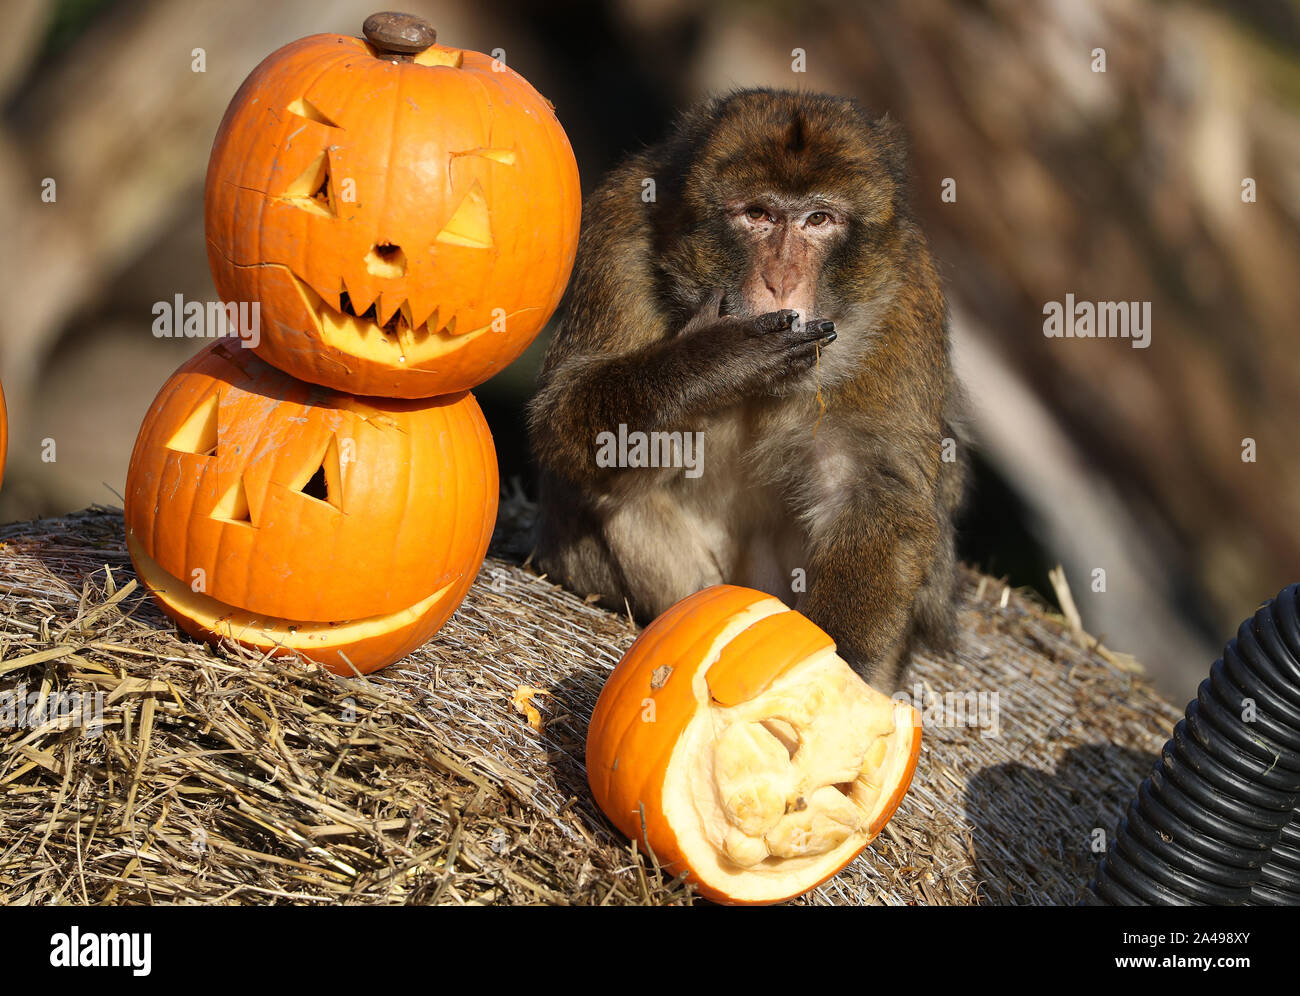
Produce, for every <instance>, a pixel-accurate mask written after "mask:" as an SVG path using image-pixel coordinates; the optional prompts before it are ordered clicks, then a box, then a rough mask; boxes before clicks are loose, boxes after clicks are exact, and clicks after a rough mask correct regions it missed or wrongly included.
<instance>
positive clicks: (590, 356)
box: [529, 89, 966, 692]
mask: <svg viewBox="0 0 1300 996" xmlns="http://www.w3.org/2000/svg"><path fill="white" fill-rule="evenodd" d="M960 419H961V390H960V386H959V384H958V383H957V381H956V379H955V377H954V375H953V371H952V366H951V362H950V358H949V344H948V322H947V309H946V305H945V303H944V298H943V293H942V290H941V289H940V285H939V278H938V275H937V274H936V272H935V268H934V265H933V263H932V262H931V259H930V253H929V250H928V248H927V246H926V242H925V239H924V237H923V236H922V234H921V232H920V231H919V229H918V228H917V225H916V222H915V220H914V218H913V215H912V212H911V209H910V207H909V204H908V191H907V167H906V162H905V151H904V146H903V138H902V134H901V129H900V128H899V126H898V125H896V124H895V123H894V122H892V121H890V120H889V119H888V118H887V117H886V118H881V119H873V118H871V117H870V116H869V115H868V114H867V113H865V112H864V111H863V109H862V108H861V107H860V106H859V105H858V104H857V103H856V102H855V101H853V100H850V99H847V98H842V97H836V96H829V95H823V94H810V93H795V92H789V91H775V90H765V89H763V90H744V91H739V92H736V93H733V94H731V95H729V96H725V97H719V98H716V99H713V100H711V101H708V102H706V103H704V104H702V105H700V106H698V107H696V108H695V109H693V110H691V111H689V112H687V113H686V114H685V115H684V116H683V117H682V118H681V119H680V120H679V121H678V123H677V125H676V127H675V128H674V129H673V131H672V133H671V134H670V135H669V136H668V138H667V139H666V140H665V141H663V142H662V143H661V144H659V145H655V146H653V147H651V148H648V149H646V150H644V151H642V152H640V153H638V154H635V155H633V156H631V157H630V158H629V159H627V160H626V161H625V162H624V163H623V164H622V165H621V166H619V167H618V168H617V169H615V170H614V171H613V172H612V173H611V174H610V176H609V177H608V178H607V179H606V181H605V182H604V183H603V184H602V185H601V186H600V187H599V188H598V189H597V190H595V191H594V192H593V193H592V194H591V196H590V197H589V198H588V200H587V202H586V204H585V206H584V210H583V221H582V234H581V237H580V240H579V245H578V255H577V262H576V264H575V269H574V273H573V278H572V280H571V282H570V285H569V291H568V294H567V298H566V304H565V310H564V314H563V318H562V322H561V324H560V327H559V331H558V332H557V334H556V336H555V338H554V340H553V341H552V342H551V344H550V347H549V350H548V352H547V355H546V360H545V363H544V366H543V369H542V373H541V377H540V380H539V385H538V391H537V394H536V397H535V398H534V399H533V401H532V403H531V406H530V409H529V434H530V439H531V443H532V448H533V453H534V455H535V457H536V459H537V461H538V463H539V465H540V472H541V476H540V488H541V491H540V509H539V535H538V544H537V547H536V550H535V553H534V563H535V565H536V566H537V568H538V569H539V570H541V571H543V572H545V573H546V574H547V575H549V576H550V577H551V578H552V579H554V580H556V581H559V582H560V583H562V584H564V585H565V586H567V587H569V588H570V589H572V590H574V591H576V592H579V593H581V594H590V593H594V594H597V595H599V596H600V601H601V602H602V603H604V604H606V605H609V606H611V607H614V608H617V609H620V610H622V609H623V608H624V607H625V606H626V607H628V608H630V609H631V611H632V612H633V614H634V615H635V616H636V618H637V619H638V620H640V621H648V620H649V619H652V618H654V617H655V616H657V615H659V614H660V613H662V612H663V611H664V610H665V609H667V608H668V607H669V606H671V605H672V604H673V603H675V602H677V601H678V600H680V599H682V598H684V597H685V596H687V595H689V594H690V593H692V592H694V591H697V590H698V589H700V588H703V587H706V586H708V585H712V584H719V583H730V584H741V585H748V586H750V587H754V588H759V589H762V590H764V591H767V592H769V593H771V594H774V595H777V596H778V597H781V598H783V599H784V600H785V601H786V602H787V603H789V604H792V605H793V606H794V607H795V608H798V609H799V610H801V611H802V612H804V613H805V614H806V615H808V616H809V618H811V619H812V620H813V621H814V622H815V623H817V624H818V625H820V626H821V627H822V628H823V629H825V630H826V631H827V632H828V633H829V634H830V635H831V636H832V637H833V638H834V639H835V641H836V643H837V644H838V648H839V653H840V655H841V656H843V657H844V658H845V659H846V660H847V661H848V662H849V663H850V664H851V665H852V666H853V667H854V669H855V670H856V671H857V672H858V673H859V674H861V675H862V676H863V677H864V678H865V679H867V680H868V681H869V682H870V683H871V684H873V685H874V686H875V687H876V688H878V689H880V690H882V691H885V692H890V691H892V690H893V689H894V688H895V687H896V684H897V681H898V679H899V676H900V673H901V670H902V668H903V667H904V666H905V664H906V662H907V660H908V659H909V657H910V654H911V652H912V649H913V647H914V646H915V645H916V643H917V641H922V642H925V643H928V644H930V645H931V646H936V647H939V648H942V647H943V646H944V645H946V643H947V642H948V641H949V640H950V639H951V636H952V634H953V628H954V585H955V554H954V548H953V546H954V527H953V515H954V513H955V511H956V509H957V507H958V505H959V504H960V501H961V497H962V492H963V488H964V479H965V465H966V463H965V457H964V455H963V454H962V451H961V442H960V436H959V435H958V434H959V432H960ZM638 433H640V434H643V435H641V436H637V435H636V434H638ZM670 434H671V435H670ZM613 439H618V440H620V442H619V444H618V445H617V446H615V445H611V440H613ZM628 440H632V442H633V443H635V444H638V445H639V450H638V448H637V446H629V445H628ZM646 440H649V441H650V447H649V449H650V450H651V451H653V454H654V457H655V458H656V459H651V460H647V459H645V454H646V452H647V449H646V447H645V446H644V445H640V444H644V443H645V442H646ZM683 440H685V441H686V442H687V443H692V442H693V443H694V459H695V461H696V462H697V464H698V466H696V468H695V472H694V473H691V472H690V471H689V468H687V467H684V466H683V464H682V461H681V459H680V456H681V454H682V450H683V446H682V441H683ZM629 453H632V455H633V457H638V456H639V458H634V459H629V458H627V457H628V454H629ZM614 454H619V455H621V456H622V457H623V459H621V460H620V459H611V456H612V455H614ZM672 456H676V457H678V459H676V460H674V459H667V458H666V457H672ZM620 463H621V464H623V465H620ZM647 463H650V464H653V466H643V464H647ZM666 464H669V465H668V466H666ZM673 464H675V465H673Z"/></svg>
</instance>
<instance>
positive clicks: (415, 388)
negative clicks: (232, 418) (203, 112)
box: [205, 15, 581, 398]
mask: <svg viewBox="0 0 1300 996" xmlns="http://www.w3.org/2000/svg"><path fill="white" fill-rule="evenodd" d="M393 16H396V15H375V16H374V17H372V18H371V19H370V20H368V21H367V22H366V34H367V36H368V39H369V40H363V39H360V38H352V37H347V36H342V35H313V36H311V37H308V38H303V39H301V40H299V41H296V42H293V43H291V44H289V45H286V46H285V47H283V48H281V49H279V50H278V51H276V52H273V53H272V54H271V55H270V56H268V57H267V58H266V59H265V60H264V61H263V62H262V63H261V65H259V66H258V67H257V68H256V69H254V70H253V72H252V74H251V75H250V76H249V77H248V79H247V80H245V82H244V84H243V86H241V87H240V89H239V91H238V93H236V94H235V97H234V99H233V100H232V101H231V103H230V106H229V108H228V109H227V111H226V114H225V118H224V119H223V120H222V122H221V126H220V128H219V130H218V132H217V137H216V141H215V142H214V144H213V148H212V156H211V159H210V162H209V166H208V176H207V186H206V193H205V223H206V230H207V241H208V261H209V264H210V266H211V269H212V275H213V278H214V280H215V281H216V286H217V291H218V293H219V294H220V296H221V298H222V300H223V301H225V302H226V303H227V304H234V305H241V304H243V303H247V304H249V305H251V304H252V302H258V303H259V306H260V321H259V326H258V328H257V329H256V330H254V331H255V334H256V336H257V337H258V339H260V341H257V342H255V345H254V348H255V349H256V350H257V352H258V354H259V355H260V356H261V357H262V358H263V359H265V360H266V361H267V362H269V363H271V364H273V365H275V366H277V367H280V368H281V369H282V370H285V371H286V372H288V373H290V374H293V375H294V376H295V377H299V378H301V379H303V380H307V381H311V382H312V383H317V384H323V385H325V386H328V387H332V388H335V389H337V390H340V391H348V392H350V393H353V394H370V395H383V396H385V397H396V398H417V397H431V396H433V395H435V394H446V393H450V392H454V391H461V390H465V389H467V388H470V387H474V386H476V385H478V384H480V383H482V382H483V381H484V380H486V379H488V378H489V377H490V376H492V375H493V374H494V373H496V372H497V371H498V370H500V369H502V368H503V367H505V366H506V365H507V364H508V363H510V362H511V361H512V360H514V359H515V358H516V357H518V356H519V354H520V353H522V352H523V351H524V349H525V348H527V346H528V344H529V343H530V342H532V340H533V339H534V338H535V337H536V335H537V333H538V332H539V331H540V330H541V328H542V326H543V325H544V324H545V323H546V321H547V319H548V318H549V317H550V316H551V314H552V313H553V312H554V310H555V308H556V306H557V305H558V304H559V301H560V296H561V294H562V293H563V291H564V287H565V284H566V283H567V281H568V278H569V272H570V270H571V269H572V266H573V259H574V252H575V250H576V246H577V236H578V221H579V215H580V212H581V204H580V199H581V194H580V190H579V185H578V171H577V165H576V163H575V161H574V158H573V151H572V149H571V148H570V147H569V142H568V138H567V137H566V136H565V133H564V129H563V128H562V127H561V126H560V124H559V122H558V120H557V119H556V117H555V113H554V110H553V109H552V108H551V106H550V104H549V102H548V101H547V100H546V99H545V98H544V97H542V96H541V95H540V94H539V93H537V91H535V90H534V89H533V88H532V87H531V86H530V85H529V84H528V82H527V81H526V80H525V79H524V78H523V77H522V76H520V75H519V74H517V73H515V72H514V71H513V70H512V69H510V68H509V67H507V66H505V65H504V64H503V63H501V62H499V61H497V60H494V59H492V58H490V57H489V56H486V55H483V54H481V53H479V52H473V51H469V50H462V49H456V48H448V47H445V46H442V45H437V44H432V41H433V32H432V29H431V28H428V26H427V25H424V24H423V22H419V21H418V20H417V19H413V18H409V17H408V18H406V20H405V21H404V22H401V23H402V24H403V25H405V27H406V28H408V29H409V28H410V26H411V22H414V23H415V24H416V27H417V28H419V29H420V30H417V31H416V32H415V33H416V35H417V36H419V35H420V31H423V32H424V35H423V36H422V37H417V40H416V41H415V42H414V43H413V44H409V45H403V43H402V41H401V38H400V37H399V36H398V35H395V34H394V33H393V31H394V30H395V29H393V28H392V26H391V25H386V24H385V22H383V20H382V19H383V18H384V17H393ZM377 19H378V20H377ZM376 24H378V26H376ZM420 26H422V27H420ZM409 33H410V32H409V30H408V34H409ZM383 46H388V47H383ZM393 49H403V50H402V51H395V50H393ZM247 331H248V330H241V334H244V333H245V332H247Z"/></svg>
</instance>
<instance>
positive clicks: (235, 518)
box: [212, 477, 253, 525]
mask: <svg viewBox="0 0 1300 996" xmlns="http://www.w3.org/2000/svg"><path fill="white" fill-rule="evenodd" d="M212 518H214V519H224V520H225V521H226V522H247V523H248V524H249V525H252V521H253V517H252V515H251V514H250V513H249V510H248V494H247V493H246V492H245V491H244V479H243V478H242V477H240V478H239V479H238V480H237V481H235V483H234V484H233V485H231V487H230V490H229V491H227V492H226V493H225V494H224V495H222V496H221V498H220V499H218V501H217V504H216V506H215V507H214V508H213V509H212Z"/></svg>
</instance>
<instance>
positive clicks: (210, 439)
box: [167, 394, 217, 456]
mask: <svg viewBox="0 0 1300 996" xmlns="http://www.w3.org/2000/svg"><path fill="white" fill-rule="evenodd" d="M167 448H168V449H169V450H177V451H179V452H181V453H198V454H199V455H200V456H215V455H216V452H217V396H216V395H215V394H214V395H212V396H211V397H210V398H207V399H205V400H204V401H203V402H202V403H201V404H200V405H199V407H198V408H196V409H194V411H193V412H191V413H190V417H189V418H187V419H186V420H185V424H184V425H182V426H181V427H180V428H179V429H177V430H176V434H175V435H174V436H172V438H171V441H170V442H168V444H167Z"/></svg>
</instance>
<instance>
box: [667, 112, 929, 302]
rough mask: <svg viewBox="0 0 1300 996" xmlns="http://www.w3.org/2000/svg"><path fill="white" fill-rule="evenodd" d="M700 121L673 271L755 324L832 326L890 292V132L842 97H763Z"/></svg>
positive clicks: (895, 155) (895, 145) (893, 164)
mask: <svg viewBox="0 0 1300 996" xmlns="http://www.w3.org/2000/svg"><path fill="white" fill-rule="evenodd" d="M710 122H711V123H710V124H709V126H708V128H707V134H706V135H704V136H703V137H702V140H701V143H700V145H699V146H698V152H697V153H696V155H695V156H694V160H693V162H692V163H691V166H690V168H689V170H688V173H687V178H686V191H685V200H686V203H687V205H688V207H689V209H690V210H691V211H692V213H693V214H694V215H695V219H696V225H695V226H694V228H693V230H692V232H691V235H690V236H688V239H687V241H688V242H694V245H692V246H690V247H689V251H688V252H684V253H682V254H681V255H680V256H679V260H680V261H681V263H683V264H684V265H683V266H682V267H681V269H682V270H685V271H686V272H687V273H688V274H689V275H690V276H692V277H695V278H696V279H697V280H698V281H699V283H700V285H701V287H702V288H708V287H710V286H723V287H726V289H727V297H726V301H727V308H728V310H730V311H732V312H734V313H742V314H755V315H757V314H764V313H767V312H770V311H776V310H779V309H782V308H793V309H795V310H797V311H799V312H801V313H802V314H804V315H806V316H809V317H816V318H830V319H832V320H836V319H839V318H842V317H844V312H845V311H846V309H848V308H849V307H850V306H852V305H855V304H861V303H862V302H863V301H864V300H866V299H869V297H870V296H871V295H872V294H873V292H876V291H878V290H879V289H881V288H884V287H886V286H888V285H889V283H890V282H891V280H892V278H891V276H890V273H889V271H890V268H891V267H892V266H893V265H894V262H895V259H896V255H897V254H891V253H890V251H889V249H890V246H891V245H893V244H894V243H895V241H896V239H897V236H898V226H899V211H898V208H899V207H900V205H899V204H898V201H897V198H898V193H899V191H900V189H901V186H902V184H901V182H900V181H901V179H902V175H903V170H904V166H903V162H902V159H903V153H902V144H901V137H900V135H899V133H898V130H897V128H896V126H894V125H893V124H892V123H890V122H888V121H872V120H871V119H870V118H869V117H868V116H867V114H866V113H865V112H864V111H863V110H862V109H861V108H860V107H859V106H858V105H857V104H856V103H855V102H853V101H851V100H848V99H846V98H842V97H832V96H827V95H816V94H814V95H809V94H797V93H789V92H772V91H746V92H742V93H739V94H736V95H733V96H731V97H728V98H725V99H723V100H722V101H720V102H719V103H718V104H717V105H716V108H715V115H714V116H713V117H712V118H711V119H710ZM684 248H685V247H684ZM705 260H708V261H713V264H714V265H713V272H709V273H706V272H703V268H702V267H701V265H700V263H701V261H705ZM692 264H693V265H692ZM692 271H694V272H692Z"/></svg>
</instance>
